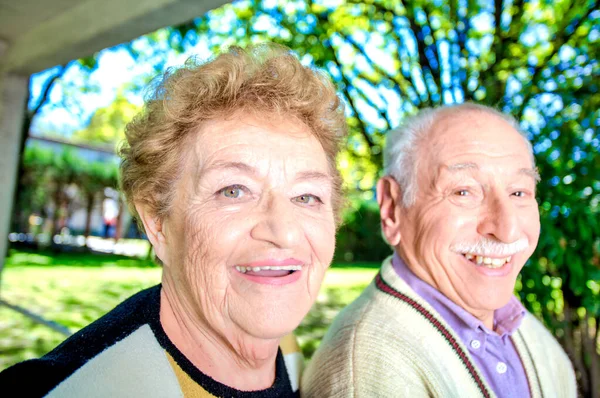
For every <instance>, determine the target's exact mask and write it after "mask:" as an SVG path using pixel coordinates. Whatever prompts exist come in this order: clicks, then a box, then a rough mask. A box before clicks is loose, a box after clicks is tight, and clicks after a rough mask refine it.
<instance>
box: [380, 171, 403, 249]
mask: <svg viewBox="0 0 600 398" xmlns="http://www.w3.org/2000/svg"><path fill="white" fill-rule="evenodd" d="M377 203H378V204H379V215H380V218H381V232H382V233H383V236H384V237H385V239H386V240H387V242H388V243H389V244H390V245H392V246H394V247H396V246H397V245H398V243H400V238H401V236H400V224H401V220H400V217H401V213H402V191H401V190H400V185H399V184H398V182H397V181H396V180H395V179H394V177H392V176H385V177H382V178H381V179H380V180H379V181H377Z"/></svg>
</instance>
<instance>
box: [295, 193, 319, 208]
mask: <svg viewBox="0 0 600 398" xmlns="http://www.w3.org/2000/svg"><path fill="white" fill-rule="evenodd" d="M292 201H294V202H296V203H301V204H304V205H309V206H312V205H316V204H317V203H323V201H321V198H319V197H318V196H315V195H311V194H304V195H300V196H296V197H295V198H293V199H292Z"/></svg>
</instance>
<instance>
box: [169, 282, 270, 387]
mask: <svg viewBox="0 0 600 398" xmlns="http://www.w3.org/2000/svg"><path fill="white" fill-rule="evenodd" d="M163 282H165V281H163ZM192 314H194V312H193V311H192V310H191V308H190V307H186V303H185V301H184V300H182V299H181V298H180V297H179V296H178V295H177V294H174V291H173V289H170V288H169V285H168V284H165V283H163V287H162V289H161V297H160V323H161V325H162V327H163V329H164V331H165V333H166V334H167V336H168V337H169V339H170V340H171V341H172V342H173V344H175V346H176V347H177V348H178V349H179V351H181V352H182V353H183V355H185V357H186V358H187V359H188V360H189V361H190V362H192V364H194V366H196V368H198V369H199V370H200V371H202V372H203V373H204V374H206V375H208V376H210V377H211V378H213V379H214V380H216V381H218V382H220V383H222V384H225V385H227V386H229V387H232V388H235V389H237V390H242V391H255V390H263V389H266V388H269V387H271V386H272V385H273V383H274V381H275V367H276V366H275V364H276V358H277V350H278V347H279V340H278V339H268V340H265V339H259V338H256V337H252V336H249V335H248V334H247V333H245V332H244V331H242V330H240V329H239V328H236V327H235V325H227V324H226V322H227V321H226V320H223V323H222V324H221V325H212V326H211V325H209V324H208V322H206V318H202V319H197V318H198V317H196V316H193V315H192Z"/></svg>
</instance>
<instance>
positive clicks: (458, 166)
mask: <svg viewBox="0 0 600 398" xmlns="http://www.w3.org/2000/svg"><path fill="white" fill-rule="evenodd" d="M446 169H448V171H452V172H455V171H462V170H479V166H478V165H477V164H476V163H473V162H464V163H455V164H450V165H448V166H446Z"/></svg>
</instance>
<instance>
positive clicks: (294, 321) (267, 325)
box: [238, 311, 306, 339]
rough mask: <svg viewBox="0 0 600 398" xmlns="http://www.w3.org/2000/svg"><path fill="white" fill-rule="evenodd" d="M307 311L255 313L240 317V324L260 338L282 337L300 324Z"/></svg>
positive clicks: (252, 334)
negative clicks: (248, 316)
mask: <svg viewBox="0 0 600 398" xmlns="http://www.w3.org/2000/svg"><path fill="white" fill-rule="evenodd" d="M305 315H306V312H302V313H299V312H298V311H294V312H279V311H269V312H268V313H264V312H263V313H261V314H254V316H252V317H250V318H247V317H244V319H240V320H239V322H238V324H239V325H240V327H241V328H242V329H243V330H245V331H246V333H248V334H249V335H251V336H253V337H256V338H260V339H280V338H282V337H284V336H286V335H288V334H290V333H293V332H294V330H295V329H296V328H297V327H298V325H300V322H302V319H304V316H305Z"/></svg>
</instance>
